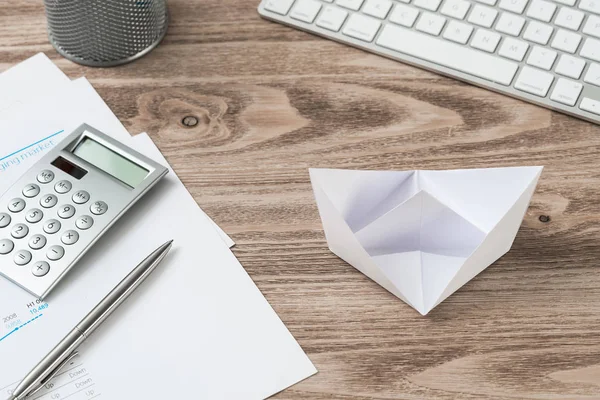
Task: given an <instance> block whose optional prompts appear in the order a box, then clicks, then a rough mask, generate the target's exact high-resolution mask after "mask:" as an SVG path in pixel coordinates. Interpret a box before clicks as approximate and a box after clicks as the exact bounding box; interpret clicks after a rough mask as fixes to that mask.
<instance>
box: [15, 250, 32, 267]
mask: <svg viewBox="0 0 600 400" xmlns="http://www.w3.org/2000/svg"><path fill="white" fill-rule="evenodd" d="M30 262H31V253H30V252H28V251H27V250H19V251H17V252H16V253H15V264H17V265H27V264H29V263H30Z"/></svg>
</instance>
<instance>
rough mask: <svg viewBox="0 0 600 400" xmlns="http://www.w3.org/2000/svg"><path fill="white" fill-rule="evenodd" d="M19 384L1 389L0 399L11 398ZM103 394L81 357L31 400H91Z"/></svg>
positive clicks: (73, 361)
mask: <svg viewBox="0 0 600 400" xmlns="http://www.w3.org/2000/svg"><path fill="white" fill-rule="evenodd" d="M17 385H18V382H13V383H12V384H10V385H8V386H6V387H3V388H0V399H4V398H7V397H9V396H10V395H11V394H12V392H13V390H14V389H15V387H16V386H17ZM100 396H101V393H100V390H99V389H98V387H97V386H96V382H94V378H92V376H91V374H90V372H89V371H88V369H87V367H86V366H85V364H84V363H83V362H82V361H81V359H80V357H75V358H74V359H73V360H71V362H70V363H69V365H67V366H65V368H64V370H62V371H61V372H60V373H59V374H58V375H57V376H56V377H55V378H54V379H53V380H52V381H50V382H48V383H47V384H46V385H45V386H44V388H43V389H41V390H40V391H39V392H37V393H35V394H34V395H33V396H30V399H31V400H55V399H70V400H90V399H97V398H100Z"/></svg>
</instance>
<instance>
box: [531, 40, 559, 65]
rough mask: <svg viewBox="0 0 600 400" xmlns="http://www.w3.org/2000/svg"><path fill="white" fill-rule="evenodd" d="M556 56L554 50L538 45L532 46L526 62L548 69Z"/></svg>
mask: <svg viewBox="0 0 600 400" xmlns="http://www.w3.org/2000/svg"><path fill="white" fill-rule="evenodd" d="M556 56H557V54H556V52H555V51H552V50H549V49H546V48H543V47H539V46H533V49H532V50H531V53H529V57H527V64H529V65H533V66H534V67H538V68H541V69H545V70H547V71H549V70H550V68H552V65H553V64H554V60H556Z"/></svg>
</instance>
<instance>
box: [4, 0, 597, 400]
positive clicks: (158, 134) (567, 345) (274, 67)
mask: <svg viewBox="0 0 600 400" xmlns="http://www.w3.org/2000/svg"><path fill="white" fill-rule="evenodd" d="M169 4H170V9H171V13H172V24H171V27H170V30H169V33H168V36H167V37H166V39H165V41H164V43H163V44H162V45H161V46H160V47H159V48H158V49H156V50H155V51H154V52H152V53H151V54H150V55H149V56H147V57H145V58H143V59H142V60H139V61H138V62H135V63H133V64H131V65H126V66H123V67H119V68H114V69H90V68H85V67H81V66H78V65H75V64H72V63H70V62H68V61H66V60H64V59H62V58H60V57H59V56H58V54H57V53H56V52H55V51H54V50H53V49H52V47H51V46H50V44H49V43H48V41H47V38H46V33H45V19H44V14H43V7H42V5H41V1H31V0H13V1H9V2H3V3H1V4H0V38H1V40H0V69H2V70H4V69H6V68H8V67H9V66H10V65H12V64H14V63H16V62H18V61H20V60H22V59H24V58H26V57H28V56H31V55H33V54H34V53H36V52H39V51H44V52H45V53H46V54H48V55H49V56H50V57H51V58H52V59H53V60H54V61H56V63H57V64H58V65H59V66H60V67H61V68H62V69H63V70H64V71H65V72H66V73H67V74H68V75H69V76H70V77H72V78H75V77H78V76H81V75H86V76H87V77H88V78H89V79H90V81H91V82H92V83H93V85H94V86H95V87H96V88H97V89H98V91H99V92H100V94H101V95H102V96H103V97H104V98H105V100H106V101H107V103H108V104H109V105H110V106H111V108H112V109H113V110H114V112H115V113H116V114H117V116H118V117H119V118H121V120H122V121H123V122H124V124H125V125H126V126H127V128H128V129H129V130H130V131H131V132H132V133H137V132H141V131H148V132H149V133H150V135H151V136H152V138H153V139H154V140H155V142H156V143H157V145H158V146H159V147H160V148H161V150H162V151H163V152H164V154H165V155H166V157H167V158H168V160H169V162H170V163H171V164H172V165H173V167H174V169H175V170H176V172H177V173H178V174H179V176H180V177H181V178H182V180H183V181H184V183H185V184H186V186H187V187H188V188H189V190H190V191H191V192H192V193H193V195H194V197H195V198H196V200H197V201H198V203H199V204H200V205H201V206H202V207H203V208H204V209H205V210H206V211H207V213H208V214H209V215H211V216H212V217H213V218H214V219H215V220H216V221H217V222H218V223H219V224H220V225H221V226H222V227H223V228H224V229H225V230H226V231H227V232H228V233H230V234H231V235H232V237H233V238H234V239H235V241H236V242H237V247H236V248H235V254H236V255H237V257H238V258H239V259H240V261H241V263H242V264H243V265H244V267H245V268H246V270H247V271H248V272H249V273H250V275H251V276H252V278H253V279H254V281H255V282H256V284H257V285H258V286H259V288H260V289H261V290H262V292H263V293H264V295H265V296H266V297H267V299H268V300H269V301H270V303H271V304H272V305H273V307H274V308H275V310H276V311H277V312H278V313H279V315H280V316H281V318H282V319H283V321H284V322H285V323H286V324H287V326H288V327H289V329H290V330H291V331H292V333H293V334H294V336H295V337H296V338H297V339H298V340H299V342H300V343H301V345H302V346H303V348H304V349H305V350H306V351H307V353H308V354H309V356H310V357H311V359H312V360H313V361H314V362H315V364H316V366H317V367H318V369H319V370H320V373H319V374H318V375H316V376H315V377H313V378H311V379H308V380H306V381H304V382H302V383H300V384H298V385H296V386H295V387H293V388H291V389H289V390H287V391H284V392H283V393H281V394H279V395H278V396H276V398H277V399H330V400H362V399H411V400H412V399H435V400H437V399H440V400H442V399H473V400H474V399H494V400H506V399H600V269H599V267H598V259H599V258H600V246H599V243H600V229H599V222H600V193H599V191H598V186H599V184H600V161H599V160H598V155H599V151H600V129H599V128H598V127H597V126H595V125H593V124H590V123H587V122H583V121H579V120H577V119H574V118H571V117H567V116H564V115H561V114H557V113H554V112H551V111H548V110H545V109H542V108H539V107H536V106H532V105H528V104H525V103H523V102H520V101H518V100H515V99H510V98H507V97H504V96H501V95H498V94H494V93H492V92H488V91H485V90H483V89H478V88H475V87H472V86H469V85H466V84H463V83H459V82H457V81H454V80H451V79H447V78H443V77H440V76H438V75H435V74H432V73H428V72H425V71H422V70H419V69H416V68H413V67H409V66H406V65H402V64H400V63H395V62H392V61H389V60H386V59H383V58H380V57H377V56H373V55H369V54H367V53H364V52H362V51H359V50H355V49H351V48H348V47H345V46H343V45H339V44H335V43H332V42H329V41H326V40H322V39H319V38H316V37H314V36H311V35H308V34H305V33H301V32H298V31H295V30H293V29H289V28H286V27H283V26H280V25H277V24H274V23H270V22H266V21H263V20H261V19H260V18H259V16H258V15H257V13H256V6H257V5H258V0H170V1H169ZM187 115H194V116H196V117H198V118H199V120H200V123H199V125H198V126H196V127H194V128H187V127H184V126H183V125H182V123H181V120H182V118H183V117H185V116H187ZM32 117H35V116H32ZM517 165H544V166H545V167H546V169H545V171H544V173H543V175H542V179H541V181H540V184H539V188H538V190H537V192H536V194H535V195H534V197H533V202H532V205H531V208H530V209H529V211H528V213H527V215H526V217H525V221H524V223H523V226H522V228H521V230H520V232H519V234H518V236H517V239H516V241H515V244H514V247H513V249H512V251H510V252H509V253H508V254H507V255H506V256H505V257H503V258H502V259H500V260H499V261H498V262H497V263H495V264H494V265H493V266H491V267H490V268H488V269H487V270H486V271H484V272H483V273H482V274H481V275H479V276H478V277H476V278H475V279H473V280H472V281H471V282H470V283H468V284H467V285H466V286H464V287H463V288H462V289H460V290H459V291H458V292H457V293H455V294H454V295H452V296H451V297H450V298H448V299H447V300H446V301H444V302H443V303H442V304H441V305H440V306H438V307H437V308H436V309H434V310H433V311H432V312H431V314H430V315H429V316H428V317H421V316H420V315H419V314H418V313H417V312H415V311H414V310H413V309H411V308H410V307H408V306H407V305H405V304H404V303H402V302H401V301H399V300H398V299H396V298H395V297H393V296H392V295H391V294H389V293H387V292H386V291H385V290H384V289H382V288H381V287H379V286H378V285H376V284H375V283H373V282H371V281H369V280H368V279H367V278H366V277H365V276H363V275H362V274H360V273H358V272H357V271H355V270H354V269H353V268H352V267H350V266H349V265H347V264H345V263H344V262H343V261H341V260H339V259H338V258H337V257H335V256H334V255H333V254H331V253H330V252H329V251H328V249H327V246H326V242H325V239H324V235H323V232H322V227H321V224H320V220H319V216H318V212H317V208H316V206H315V202H314V200H313V195H312V191H311V187H310V183H309V178H308V172H307V168H309V167H335V168H357V169H359V168H362V169H398V170H402V169H415V168H422V169H449V168H474V167H488V166H517ZM540 215H547V216H550V218H551V220H550V222H547V223H542V222H540V220H539V217H540Z"/></svg>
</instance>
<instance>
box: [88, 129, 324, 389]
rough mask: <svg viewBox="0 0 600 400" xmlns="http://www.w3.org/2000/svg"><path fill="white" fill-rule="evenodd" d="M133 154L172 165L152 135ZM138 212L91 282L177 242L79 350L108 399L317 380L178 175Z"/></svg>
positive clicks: (114, 238)
mask: <svg viewBox="0 0 600 400" xmlns="http://www.w3.org/2000/svg"><path fill="white" fill-rule="evenodd" d="M133 147H135V148H136V150H138V151H140V152H141V153H143V154H146V155H147V156H148V157H151V158H153V159H155V160H157V161H158V162H163V163H164V164H165V165H166V160H164V158H163V157H162V156H161V154H160V152H159V151H158V149H157V148H156V147H155V146H154V143H152V141H151V140H150V138H149V137H147V136H144V137H138V138H137V140H135V141H134V144H133ZM132 211H133V215H131V216H129V217H130V218H127V219H126V221H123V223H120V224H118V225H119V226H116V227H115V228H116V229H115V228H113V229H115V231H114V232H112V235H111V239H110V251H109V252H107V253H104V254H102V256H101V258H100V260H101V261H100V260H99V261H98V262H97V263H96V262H95V260H96V257H97V256H98V257H99V256H100V254H98V253H94V254H92V255H91V256H90V257H88V260H90V262H89V263H90V267H89V269H88V272H87V274H88V275H95V274H96V273H98V274H99V273H101V271H102V270H103V267H102V266H104V265H115V266H119V268H121V267H125V269H128V268H129V267H130V266H132V265H134V264H136V263H137V262H138V261H139V260H141V259H142V258H143V257H144V255H146V254H147V253H149V252H150V251H151V250H153V249H154V248H155V247H157V246H158V245H160V244H162V243H163V242H165V241H166V240H169V239H174V240H175V242H174V248H173V250H172V252H171V253H170V254H169V255H168V257H167V258H166V259H165V261H164V262H163V264H162V265H161V266H159V268H158V270H157V271H156V272H155V273H154V274H153V276H151V277H150V278H149V280H148V281H147V282H146V283H144V285H143V287H141V288H140V290H139V291H138V292H137V293H135V294H134V295H133V297H132V298H131V299H130V300H129V301H128V302H127V303H125V304H124V305H123V306H122V307H121V308H120V309H119V310H117V312H116V313H115V315H114V316H113V317H112V318H111V319H110V320H108V321H107V322H106V323H105V325H103V326H102V327H100V329H99V330H98V331H97V332H96V334H94V336H93V337H92V338H91V339H90V340H89V342H88V343H86V345H85V347H84V348H83V349H82V354H83V356H82V358H83V359H84V360H85V363H86V365H88V366H89V367H90V368H91V369H92V370H93V371H94V374H95V376H96V379H97V380H98V381H99V382H101V386H102V388H103V389H102V390H103V395H104V396H106V397H107V398H109V399H112V400H129V399H133V398H135V399H142V400H152V399H161V398H198V399H211V400H213V399H232V400H238V399H249V400H252V399H263V398H267V397H269V396H271V395H273V394H275V393H277V392H279V391H281V390H283V389H285V388H287V387H289V386H291V385H293V384H295V383H297V382H299V381H301V380H303V379H305V378H307V377H309V376H311V375H312V374H314V373H316V369H315V368H314V366H313V365H312V363H311V362H310V360H309V359H308V357H307V356H306V355H305V353H304V352H303V351H302V349H301V348H300V346H299V345H298V343H297V342H296V340H295V339H294V338H293V336H292V335H291V334H290V332H289V331H288V330H287V328H286V327H285V325H284V324H283V323H282V321H281V320H280V319H279V317H278V316H277V314H276V313H275V312H274V311H273V309H272V308H271V306H270V305H269V304H268V302H267V301H266V299H265V298H264V297H263V296H262V294H261V293H260V291H259V290H258V288H257V287H256V285H255V284H254V282H252V280H251V279H250V277H249V276H248V274H247V273H246V271H245V270H244V269H243V268H242V266H241V265H240V263H239V262H238V261H237V259H236V258H235V256H234V255H233V254H232V253H231V251H230V250H229V249H228V248H227V246H226V245H225V244H224V243H223V241H221V240H220V238H219V237H218V236H217V235H215V234H214V230H213V229H212V226H211V224H210V222H209V220H208V219H207V218H206V217H205V216H204V215H202V214H201V213H199V212H198V206H197V205H196V202H195V201H194V199H193V198H192V197H191V195H190V194H189V193H188V192H187V190H186V189H185V187H184V186H183V184H182V183H181V182H180V181H179V179H178V178H177V176H175V174H169V175H167V177H165V178H164V179H163V181H162V182H160V183H159V185H158V186H157V187H156V188H155V189H154V190H153V191H152V192H151V193H150V194H149V195H148V196H147V197H146V198H144V199H142V201H141V204H140V205H139V206H136V207H134V209H133V210H132ZM137 232H144V234H143V235H137ZM92 264H94V265H92ZM95 264H98V265H97V266H96V265H95ZM78 278H83V277H78ZM101 280H106V277H103V278H102V279H101ZM82 285H83V283H82Z"/></svg>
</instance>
